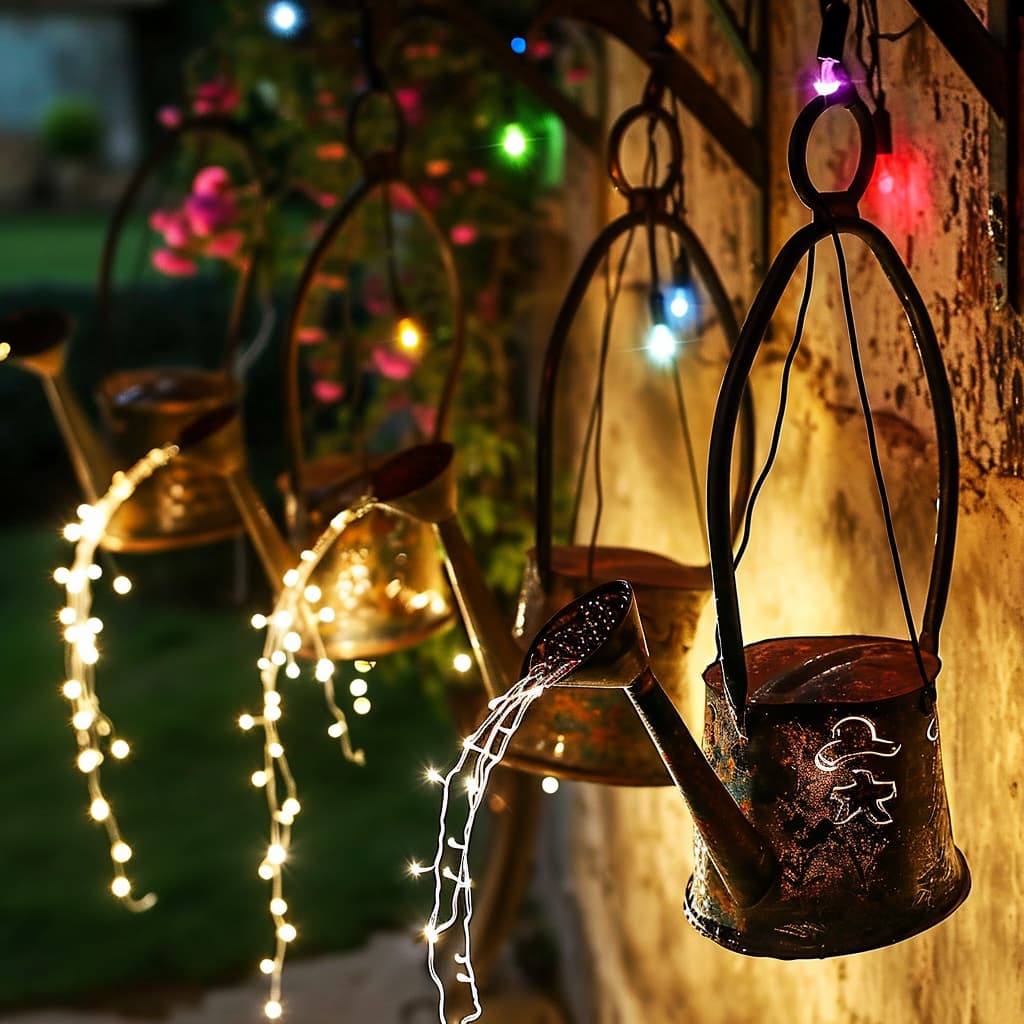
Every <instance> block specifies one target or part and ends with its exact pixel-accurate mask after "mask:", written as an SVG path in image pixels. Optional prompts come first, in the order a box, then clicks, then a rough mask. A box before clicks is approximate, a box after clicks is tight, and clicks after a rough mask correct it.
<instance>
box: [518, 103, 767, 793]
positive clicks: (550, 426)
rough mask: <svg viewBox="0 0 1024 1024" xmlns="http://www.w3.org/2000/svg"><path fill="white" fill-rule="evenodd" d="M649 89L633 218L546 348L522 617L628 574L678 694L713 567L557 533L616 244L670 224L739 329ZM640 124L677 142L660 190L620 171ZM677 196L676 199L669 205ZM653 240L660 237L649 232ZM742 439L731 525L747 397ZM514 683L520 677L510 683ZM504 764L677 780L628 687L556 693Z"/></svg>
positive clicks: (595, 248)
mask: <svg viewBox="0 0 1024 1024" xmlns="http://www.w3.org/2000/svg"><path fill="white" fill-rule="evenodd" d="M656 95H657V94H656V92H655V91H654V90H653V88H652V87H651V86H649V87H648V89H647V91H646V94H645V100H644V102H643V103H641V104H639V105H638V106H635V107H632V108H631V109H629V110H627V111H626V112H625V113H623V114H622V115H621V117H619V119H618V121H616V123H615V125H614V126H613V127H612V130H611V133H610V136H609V172H610V175H611V179H612V182H613V183H614V185H615V187H616V189H617V190H618V191H619V192H620V193H622V194H623V195H624V196H625V197H626V199H627V201H628V203H629V210H628V212H627V213H625V214H624V215H622V216H621V217H619V218H618V219H617V220H615V221H613V222H612V223H611V224H610V225H609V226H608V227H606V228H605V229H604V231H602V232H601V234H600V235H599V236H598V238H597V239H596V241H595V242H594V244H593V245H592V246H591V248H590V250H589V251H588V252H587V254H586V256H585V257H584V259H583V262H582V263H581V265H580V267H579V270H578V271H577V272H576V276H575V278H574V279H573V282H572V284H571V286H570V288H569V291H568V293H567V295H566V298H565V301H564V303H563V305H562V308H561V310H560V311H559V314H558V318H557V320H556V322H555V326H554V330H553V331H552V335H551V340H550V341H549V343H548V348H547V353H546V357H545V363H544V370H543V376H542V382H541V394H540V402H539V414H538V430H537V529H536V547H535V548H534V549H533V550H531V551H530V552H529V553H528V564H527V568H526V572H525V576H524V580H523V586H522V591H521V595H520V601H519V610H518V613H517V616H516V633H517V635H519V636H520V637H522V638H524V640H529V638H530V637H532V636H533V635H534V634H535V633H536V631H537V629H538V628H539V627H540V626H541V624H542V623H543V622H545V621H546V620H547V619H548V618H550V616H551V615H552V614H553V613H554V612H555V611H556V610H557V609H558V608H560V607H562V606H563V605H564V604H565V603H566V602H567V601H569V600H570V599H571V598H573V597H576V596H578V595H580V594H581V593H583V592H584V591H586V590H588V589H589V588H590V587H592V586H593V585H594V583H597V582H600V581H602V580H609V579H617V578H620V577H622V578H626V579H628V580H630V582H631V583H632V584H633V586H634V589H635V590H636V593H637V602H638V604H639V607H640V614H641V616H642V618H643V620H644V626H645V628H646V630H647V635H648V636H649V637H650V638H651V642H652V644H653V645H654V653H653V658H654V662H655V665H656V667H657V670H658V672H659V675H660V676H661V678H663V679H664V680H665V684H666V686H667V687H668V688H669V691H670V692H671V693H672V694H674V695H676V696H679V695H681V694H683V693H684V692H685V691H686V688H687V683H686V678H687V670H688V667H689V662H688V658H687V654H688V652H689V649H690V647H691V645H692V643H693V636H694V632H695V630H696V626H697V620H698V618H699V616H700V613H701V610H702V609H703V607H704V605H705V603H706V602H707V600H708V598H709V596H710V593H711V576H710V572H709V569H708V567H707V566H706V565H700V566H692V565H683V564H681V563H679V562H677V561H675V560H674V559H671V558H667V557H664V556H662V555H657V554H654V553H652V552H649V551H641V550H635V549H630V548H622V547H603V546H602V547H596V548H594V549H590V548H588V547H586V546H582V545H574V544H555V543H554V541H553V539H552V522H551V519H552V502H553V489H554V487H553V467H552V461H553V431H554V422H555V399H556V394H557V383H558V371H559V366H560V364H561V359H562V353H563V350H564V348H565V343H566V339H567V337H568V334H569V330H570V328H571V326H572V323H573V320H574V319H575V317H576V314H577V312H578V310H579V307H580V304H581V303H582V301H583V297H584V295H585V293H586V289H587V285H588V284H589V282H590V281H591V279H592V278H593V276H594V274H595V273H596V272H597V270H598V268H599V267H600V265H601V262H602V260H604V259H605V258H606V257H607V256H608V254H609V251H610V249H611V247H612V245H613V244H614V242H615V241H616V240H617V239H619V238H622V237H623V236H624V235H626V234H628V233H629V232H630V231H632V230H634V229H636V228H638V227H642V228H645V229H646V230H647V231H648V232H653V231H654V229H655V228H661V229H663V230H664V231H666V232H668V233H669V234H671V235H673V236H675V238H676V239H677V241H678V244H679V245H680V246H681V248H682V251H683V252H684V253H685V255H686V259H687V262H688V264H689V267H690V268H691V269H692V271H693V272H694V274H695V276H696V277H697V278H698V279H699V280H700V281H701V282H703V284H704V287H705V289H706V292H707V295H708V296H709V298H710V300H711V304H712V306H713V307H714V311H715V314H716V315H717V317H718V321H719V323H720V325H721V328H722V331H723V333H724V335H725V337H726V339H727V341H728V343H729V344H730V345H732V344H733V342H734V340H735V338H736V336H737V334H738V333H739V328H738V326H737V324H736V319H735V316H734V314H733V310H732V306H731V304H730V302H729V299H728V296H727V295H726V293H725V288H724V287H723V285H722V283H721V281H720V279H719V277H718V274H717V272H716V270H715V267H714V265H713V264H712V262H711V260H710V258H709V257H708V255H707V253H706V252H705V250H704V248H703V246H702V245H701V243H700V241H699V239H698V238H697V236H696V235H695V234H694V233H693V231H692V230H691V229H690V227H689V226H688V225H687V223H686V222H685V220H684V219H683V217H682V215H681V213H680V212H679V208H680V207H679V203H678V201H677V196H678V192H677V190H678V189H679V187H680V183H681V176H682V156H683V154H682V139H681V136H680V133H679V127H678V124H677V123H676V120H675V118H674V117H673V116H671V115H670V114H669V113H668V112H667V111H666V110H664V109H663V108H662V107H661V105H660V102H657V100H656ZM640 120H649V121H650V120H653V121H657V122H658V123H660V124H661V125H662V126H663V127H664V129H665V130H666V132H667V134H668V137H669V140H670V142H671V153H670V155H669V157H668V160H667V168H668V169H667V172H666V176H665V179H664V180H663V181H662V182H661V183H660V184H659V185H655V186H648V187H643V188H641V187H638V186H634V185H631V184H630V183H629V182H628V181H627V179H626V177H625V174H624V172H623V170H622V163H621V157H620V146H621V142H622V139H623V137H624V135H625V134H626V131H627V130H628V129H629V127H630V126H631V125H633V124H634V123H636V122H637V121H640ZM670 200H671V201H672V202H670ZM652 237H653V235H652ZM742 430H743V437H742V444H741V455H740V461H739V474H738V480H737V486H736V491H735V504H734V509H733V517H732V518H733V522H735V524H736V525H737V526H738V525H739V522H740V518H741V516H742V511H743V507H744V505H745V504H746V499H747V495H748V494H749V492H750V482H751V467H752V461H753V450H754V445H753V413H752V407H751V403H750V398H749V396H745V397H744V399H743V420H742ZM515 678H517V676H516V675H513V676H512V681H514V680H515ZM506 762H507V763H508V764H510V765H513V766H515V767H517V768H521V769H523V770H526V771H533V772H539V773H541V774H545V775H560V776H563V777H567V778H578V779H583V780H588V781H595V782H607V783H615V784H618V785H646V786H657V785H666V784H668V783H669V781H670V780H669V779H668V778H667V776H666V775H665V770H664V768H663V766H662V764H661V762H660V761H659V760H658V758H657V756H656V754H655V752H654V751H652V750H651V747H650V744H649V743H647V742H646V737H645V736H644V735H643V731H642V729H641V728H640V725H639V723H638V722H637V721H636V716H635V715H634V714H633V712H632V708H630V706H629V702H628V701H627V700H625V699H624V698H623V696H622V694H619V693H615V692H614V691H606V692H601V691H594V692H589V693H587V692H583V691H578V690H577V691H556V692H554V693H552V694H550V695H549V696H548V697H547V698H546V699H545V700H544V701H539V702H537V703H535V704H534V705H533V707H531V709H530V710H529V712H527V715H526V718H525V720H524V722H523V724H522V726H521V728H520V729H519V731H518V732H517V733H516V736H515V738H514V739H513V741H512V743H511V746H510V747H509V751H508V754H507V755H506Z"/></svg>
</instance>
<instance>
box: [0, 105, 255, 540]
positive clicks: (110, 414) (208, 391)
mask: <svg viewBox="0 0 1024 1024" xmlns="http://www.w3.org/2000/svg"><path fill="white" fill-rule="evenodd" d="M193 134H195V135H199V136H203V137H205V136H209V135H213V136H216V137H220V138H223V139H226V140H229V141H231V142H233V143H234V144H235V145H236V146H237V147H238V148H239V150H240V151H241V153H242V155H243V157H244V159H245V162H246V163H247V164H248V166H249V168H250V169H251V168H252V164H253V161H252V156H251V152H250V149H249V146H248V142H247V139H246V137H245V136H244V135H243V133H242V132H241V130H240V128H239V127H238V126H237V125H235V124H233V123H231V122H228V121H219V120H216V119H208V118H203V119H199V120H194V121H186V122H185V123H184V124H182V125H181V126H180V127H178V128H177V129H175V130H174V131H173V132H172V133H171V134H170V135H169V136H168V137H167V138H166V139H164V140H163V141H162V142H161V144H160V145H159V146H158V147H157V148H156V149H155V150H154V151H153V152H152V153H150V154H149V155H148V156H147V158H146V159H145V160H144V161H143V162H142V163H141V164H140V165H139V167H138V168H137V169H136V171H135V173H134V174H133V175H132V177H131V179H130V180H129V182H128V185H127V186H126V188H125V190H124V192H123V194H122V195H121V198H120V200H119V201H118V204H117V207H116V209H115V210H114V213H113V216H112V218H111V221H110V226H109V228H108V230H107V235H106V239H105V241H104V245H103V253H102V257H101V261H100V273H99V286H98V295H97V317H98V323H99V327H100V332H101V337H102V338H103V357H104V364H105V369H104V371H103V376H102V379H101V381H100V385H99V392H98V395H97V399H98V403H99V407H100V412H101V416H102V420H103V426H104V429H103V431H102V433H99V432H97V431H96V429H95V428H94V427H93V425H92V423H91V421H90V419H89V417H88V416H87V415H86V414H85V412H84V411H83V410H82V408H81V406H80V404H79V402H78V400H77V398H76V397H75V395H74V392H73V391H72V389H71V387H70V386H69V384H68V381H67V377H66V375H65V366H64V364H65V355H66V349H67V343H68V340H69V338H70V335H71V331H72V326H73V325H72V323H71V320H70V319H69V318H68V317H67V316H65V315H64V314H62V313H59V312H56V311H50V310H32V311H27V312H25V313H22V314H17V315H15V316H12V317H8V318H6V319H5V320H4V321H3V322H2V323H0V331H2V332H3V337H4V339H5V340H7V341H8V342H9V343H10V345H11V361H12V362H14V363H16V364H18V365H20V366H21V367H23V368H24V369H27V370H30V371H31V372H33V373H35V374H36V375H37V376H38V377H39V378H40V379H41V380H42V382H43V387H44V388H45V391H46V397H47V400H48V401H49V403H50V407H51V409H52V410H53V414H54V417H55V419H56V420H57V425H58V427H59V429H60V432H61V435H62V437H63V440H64V443H65V445H66V446H67V449H68V451H69V453H70V455H71V461H72V465H73V466H74V470H75V475H76V477H77V479H78V483H79V486H80V487H81V488H82V491H83V493H84V495H85V497H86V500H87V501H89V502H95V501H96V500H97V499H98V498H99V497H100V496H101V495H102V494H104V493H105V492H106V490H107V487H108V486H109V484H110V478H111V476H112V475H113V473H114V471H115V470H118V469H123V468H124V467H126V466H129V465H131V464H132V463H134V462H135V461H137V460H138V459H139V458H141V457H142V456H143V455H144V454H145V453H146V452H147V451H149V450H150V449H151V448H154V447H157V446H159V445H162V444H166V443H167V442H169V441H171V440H173V439H174V438H175V436H176V435H177V434H178V432H179V431H180V430H181V429H182V428H183V427H184V426H186V425H187V424H188V423H190V422H192V421H193V420H195V419H196V418H197V417H200V416H202V415H203V414H204V413H206V412H209V411H211V410H213V409H216V408H218V407H220V406H222V405H223V404H224V403H225V402H237V401H238V399H239V395H240V385H239V382H238V381H237V379H236V378H235V374H234V361H235V355H236V350H237V347H238V342H239V338H240V336H241V332H242V328H243V321H244V319H245V314H246V312H247V310H248V307H249V298H250V292H251V289H252V284H253V274H254V272H255V266H256V259H255V255H251V256H250V258H249V259H248V261H247V263H246V265H245V267H244V269H243V270H242V271H241V273H240V275H239V280H238V285H237V288H236V292H235V298H234V303H233V308H232V312H231V318H230V322H229V325H228V333H227V344H226V349H225V354H224V358H223V362H222V365H221V369H219V370H214V371H210V370H202V369H198V368H188V367H146V368H141V369H122V370H114V369H112V367H111V363H112V356H113V353H112V348H113V332H112V327H111V304H112V295H113V284H112V282H113V271H114V263H115V257H116V254H117V250H118V245H119V242H120V240H121V235H122V232H123V229H124V227H125V225H126V223H127V221H128V217H129V215H130V213H131V211H132V208H133V205H134V202H135V200H136V199H137V197H138V196H139V193H140V192H141V191H142V189H143V187H144V185H145V184H146V183H147V181H148V180H149V178H150V176H151V175H152V174H153V172H154V171H155V170H156V169H157V168H158V167H159V166H160V165H161V164H162V163H163V162H164V161H165V160H166V159H167V158H168V157H169V156H170V154H171V153H173V152H174V151H175V150H176V149H177V148H178V146H179V145H180V142H181V139H182V138H184V137H186V136H190V135H193ZM252 180H253V186H254V188H255V189H256V190H257V192H259V182H258V180H257V178H256V177H255V175H254V176H253V179H252ZM257 241H258V240H257ZM231 443H232V444H233V445H234V446H235V447H236V448H237V451H238V453H239V455H240V456H241V453H242V452H243V444H242V432H241V428H240V426H239V424H238V422H237V421H236V422H235V424H234V426H233V428H232V435H231ZM241 529H242V524H241V522H240V521H239V518H238V515H237V513H236V512H235V509H234V506H233V505H232V503H231V498H230V496H229V494H228V492H227V490H226V488H225V487H224V483H223V481H222V480H220V479H219V478H218V477H217V476H216V475H213V474H211V473H210V472H208V471H206V470H204V469H203V468H201V467H200V466H199V465H198V464H192V465H191V466H186V465H184V464H181V465H179V464H176V463H171V465H170V466H169V467H168V468H167V469H166V470H165V471H164V472H162V473H157V474H154V475H153V476H152V477H150V478H149V479H148V480H146V481H145V482H144V483H143V484H142V485H141V486H140V487H139V488H138V489H137V490H136V491H135V493H134V494H133V495H132V496H131V498H129V499H128V500H127V501H126V502H125V503H124V504H123V505H122V506H121V508H120V509H119V510H118V511H117V513H116V514H115V515H114V517H113V519H112V520H111V522H110V526H109V527H108V529H107V532H106V533H105V534H104V536H103V539H102V540H101V542H100V543H101V545H102V546H103V547H104V548H107V549H108V550H111V551H130V552H147V551H165V550H172V549H176V548H184V547H191V546H194V545H199V544H208V543H211V542H213V541H217V540H221V539H224V538H226V537H230V536H233V535H235V534H237V533H239V532H241Z"/></svg>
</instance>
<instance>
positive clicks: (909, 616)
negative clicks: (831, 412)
mask: <svg viewBox="0 0 1024 1024" xmlns="http://www.w3.org/2000/svg"><path fill="white" fill-rule="evenodd" d="M832 242H833V244H834V246H835V250H836V259H837V260H838V262H839V282H840V285H841V286H842V290H843V310H844V312H845V314H846V332H847V336H848V337H849V339H850V355H851V356H852V357H853V372H854V376H855V377H856V379H857V392H858V394H859V395H860V405H861V410H862V411H863V413H864V426H865V428H866V429H867V435H868V447H869V449H870V451H871V466H872V468H873V470H874V473H875V484H876V486H877V487H878V497H879V500H880V501H881V504H882V517H883V518H884V520H885V533H886V537H887V538H888V541H889V553H890V555H891V556H892V565H893V569H894V570H895V572H896V585H897V586H898V587H899V591H900V602H901V603H902V605H903V615H904V618H905V619H906V620H907V631H908V632H909V634H910V646H911V647H912V648H913V650H914V659H915V660H916V661H917V667H918V670H919V671H920V673H921V679H922V680H923V682H924V689H925V693H926V694H927V695H928V696H929V697H930V698H931V699H934V687H933V684H932V682H931V681H930V680H929V678H928V672H927V670H926V669H925V667H924V659H923V658H922V657H921V645H920V644H919V643H918V639H917V630H916V628H915V627H914V613H913V610H912V609H911V607H910V597H909V595H908V593H907V581H906V579H905V577H904V575H903V565H902V563H901V561H900V552H899V547H898V545H897V543H896V531H895V529H894V528H893V524H892V510H891V509H890V507H889V495H888V492H887V491H886V489H885V476H884V474H883V473H882V463H881V460H880V459H879V455H878V441H877V439H876V437H875V424H874V420H873V418H872V416H871V404H870V400H869V398H868V389H867V384H866V382H865V380H864V368H863V367H862V366H861V361H860V349H859V347H858V345H857V328H856V325H855V324H854V320H853V302H852V300H851V298H850V277H849V273H848V271H847V267H846V256H845V254H844V253H843V244H842V242H841V241H840V240H839V234H838V232H837V231H836V230H835V229H834V228H833V229H832Z"/></svg>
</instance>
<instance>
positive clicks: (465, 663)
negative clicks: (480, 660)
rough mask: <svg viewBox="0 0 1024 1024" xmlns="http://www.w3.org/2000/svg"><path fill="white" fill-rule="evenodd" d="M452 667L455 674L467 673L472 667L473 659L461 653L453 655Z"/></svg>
mask: <svg viewBox="0 0 1024 1024" xmlns="http://www.w3.org/2000/svg"><path fill="white" fill-rule="evenodd" d="M452 665H453V667H454V668H455V671H456V672H468V671H469V670H470V669H471V668H472V667H473V659H472V658H471V657H470V656H469V655H468V654H466V653H465V652H464V651H463V652H461V653H459V654H456V655H455V657H454V658H453V659H452Z"/></svg>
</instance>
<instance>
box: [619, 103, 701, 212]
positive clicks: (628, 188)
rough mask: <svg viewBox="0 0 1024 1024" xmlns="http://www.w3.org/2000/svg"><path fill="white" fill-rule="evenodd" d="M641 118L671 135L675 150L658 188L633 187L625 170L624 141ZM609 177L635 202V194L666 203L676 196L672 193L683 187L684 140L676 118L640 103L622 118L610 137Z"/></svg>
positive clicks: (657, 107)
mask: <svg viewBox="0 0 1024 1024" xmlns="http://www.w3.org/2000/svg"><path fill="white" fill-rule="evenodd" d="M641 118H647V119H648V120H649V121H657V122H658V123H659V124H661V125H662V126H663V127H664V128H665V130H666V131H667V132H668V137H669V142H670V143H671V146H672V153H671V155H670V156H669V159H668V161H667V164H666V169H665V177H664V178H663V179H662V181H661V183H660V184H658V185H653V186H650V185H647V186H639V185H631V184H630V183H629V180H628V179H627V178H626V172H625V171H624V170H623V169H622V154H621V150H622V140H623V138H624V137H625V135H626V132H627V131H629V129H630V128H631V127H632V126H633V125H634V124H636V122H637V121H639V120H640V119H641ZM608 174H609V176H610V177H611V179H612V183H613V184H614V185H615V188H616V190H617V191H618V192H620V193H622V195H623V196H625V197H626V198H627V199H632V197H633V195H634V193H636V192H644V193H646V194H648V195H651V196H656V197H658V198H659V199H660V200H662V201H665V200H667V199H668V197H669V196H671V195H672V190H673V189H675V188H677V187H678V186H679V185H680V184H682V180H683V137H682V135H681V134H680V132H679V125H678V124H677V123H676V119H675V117H673V116H672V114H670V113H669V112H668V111H667V110H666V109H665V108H664V107H661V106H657V105H655V104H652V103H638V104H637V105H636V106H635V107H630V108H629V109H628V110H626V111H624V112H623V113H622V114H620V115H619V118H618V120H617V121H616V122H615V124H613V125H612V130H611V131H610V132H609V133H608Z"/></svg>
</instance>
